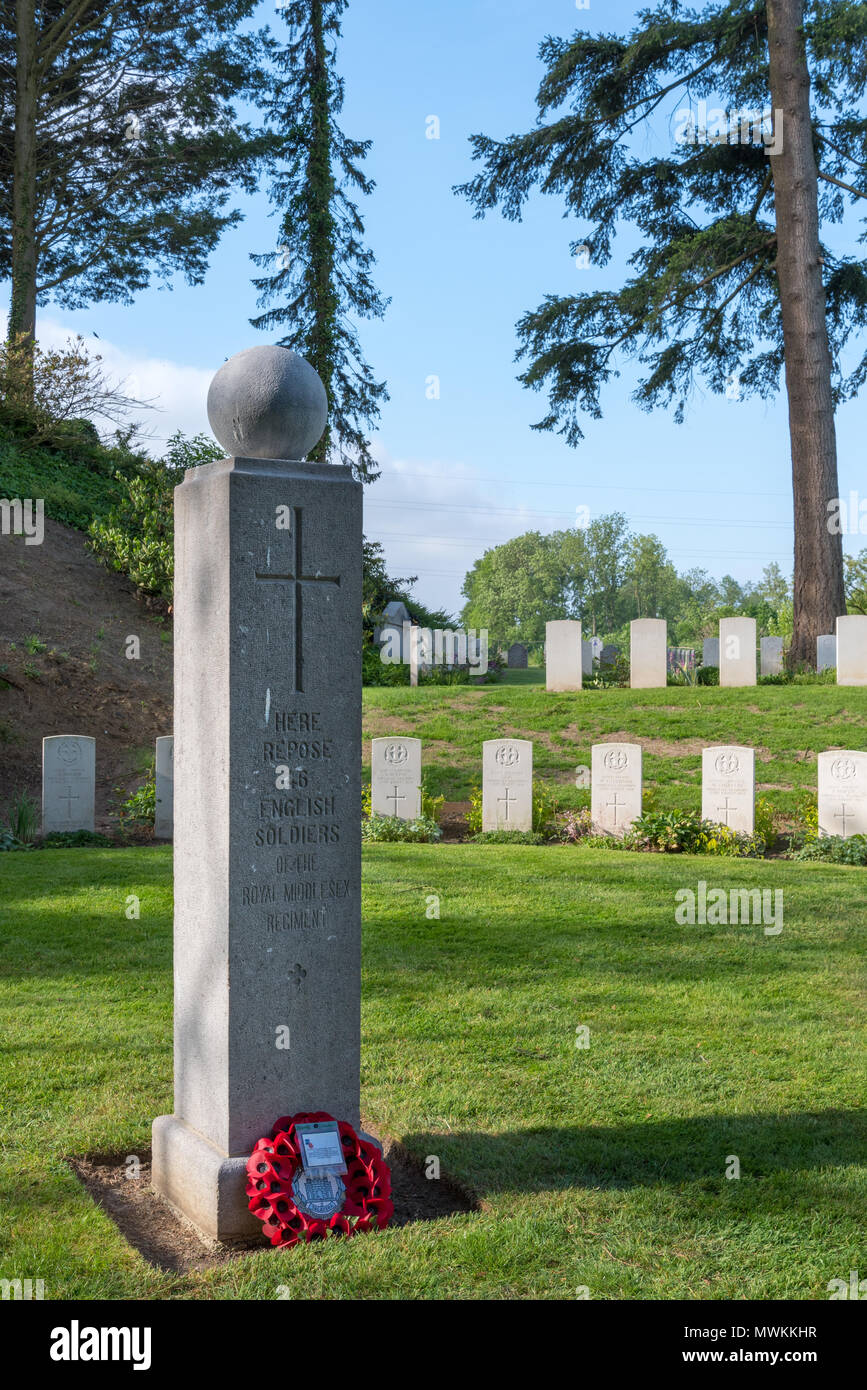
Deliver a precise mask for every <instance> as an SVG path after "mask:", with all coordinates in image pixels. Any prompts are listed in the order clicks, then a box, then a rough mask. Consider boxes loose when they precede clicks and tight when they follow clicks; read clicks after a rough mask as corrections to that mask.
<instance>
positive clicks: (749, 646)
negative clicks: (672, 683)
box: [510, 614, 867, 691]
mask: <svg viewBox="0 0 867 1390" xmlns="http://www.w3.org/2000/svg"><path fill="white" fill-rule="evenodd" d="M629 627H630V685H631V686H632V688H633V689H636V690H647V689H652V688H654V687H657V686H664V685H665V684H666V682H667V676H668V672H669V669H670V668H671V666H672V660H671V657H672V653H674V654H675V655H676V652H677V649H676V648H670V647H668V645H667V642H668V631H667V625H666V622H665V619H664V618H636V619H634V620H633V622H631V623H630V625H629ZM545 638H546V641H545V678H546V685H547V688H548V690H553V691H568V690H580V689H581V685H582V677H583V676H585V675H588V674H589V672H590V671H591V670H592V660H593V656H594V655H595V651H593V650H591V651H590V652H589V653H588V650H587V649H588V648H590V647H591V646H592V642H598V640H599V639H598V638H593V639H591V643H585V642H582V640H581V624H580V622H575V621H572V620H568V619H567V620H561V621H558V622H553V623H546V625H545ZM600 649H601V644H600ZM702 659H703V663H704V665H705V666H716V667H718V668H719V681H720V685H722V686H729V687H734V686H744V685H755V683H756V676H757V668H756V620H755V618H721V619H720V624H719V637H711V638H708V639H707V640H706V641H705V643H704V648H703V652H702ZM588 662H589V665H588ZM510 664H511V663H510ZM816 664H817V667H818V669H819V670H820V671H821V670H826V669H827V668H828V667H831V666H836V668H837V684H838V685H867V617H863V616H861V615H857V614H856V615H848V616H846V617H841V618H838V619H837V632H836V635H829V634H825V635H823V636H821V637H819V638H817V640H816ZM782 670H783V639H782V637H763V638H762V641H761V674H762V675H763V676H772V675H779V674H780V673H781V672H782Z"/></svg>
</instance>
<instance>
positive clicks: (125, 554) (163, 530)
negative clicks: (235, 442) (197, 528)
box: [88, 430, 223, 602]
mask: <svg viewBox="0 0 867 1390" xmlns="http://www.w3.org/2000/svg"><path fill="white" fill-rule="evenodd" d="M222 454H223V451H222V449H221V448H220V446H219V445H218V444H217V443H216V442H215V441H214V440H212V439H209V438H208V436H207V435H205V434H197V435H195V436H194V437H193V438H192V439H187V438H186V436H185V435H184V434H183V433H182V432H181V431H180V430H176V432H175V433H174V434H173V435H172V437H171V438H170V439H169V441H168V444H167V446H166V454H165V457H164V458H163V459H162V460H160V461H159V462H153V461H148V462H147V463H146V464H143V465H142V467H141V468H140V469H139V471H138V472H137V473H135V474H134V475H133V476H131V477H127V476H125V475H124V474H122V473H116V474H115V482H116V483H117V485H118V488H119V490H120V501H119V503H118V504H117V505H116V506H115V507H113V508H112V509H111V511H110V512H109V513H108V515H107V516H104V517H98V518H96V519H95V520H94V521H92V522H91V524H90V526H89V527H88V531H89V534H90V538H91V539H90V547H91V549H92V550H93V552H94V553H95V554H96V555H97V556H98V557H99V559H100V560H102V561H103V563H104V564H105V565H107V566H108V567H109V569H113V570H118V571H119V572H120V573H122V574H126V575H128V576H129V578H130V579H131V580H132V582H133V584H135V585H137V586H138V588H139V589H141V590H142V591H143V592H144V593H146V594H153V595H155V596H157V597H159V598H163V599H166V600H168V601H169V602H170V601H171V597H172V587H173V580H174V489H175V487H176V485H177V484H178V483H180V482H182V481H183V475H184V473H185V471H186V470H187V469H188V468H196V467H198V466H199V465H200V464H203V463H210V462H213V461H214V460H215V459H218V458H221V457H222Z"/></svg>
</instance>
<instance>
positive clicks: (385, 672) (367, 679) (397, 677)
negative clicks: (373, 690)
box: [361, 642, 409, 685]
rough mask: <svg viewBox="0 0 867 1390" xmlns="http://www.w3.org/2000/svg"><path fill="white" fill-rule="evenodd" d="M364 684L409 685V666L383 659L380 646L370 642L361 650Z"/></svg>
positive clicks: (362, 680) (362, 681)
mask: <svg viewBox="0 0 867 1390" xmlns="http://www.w3.org/2000/svg"><path fill="white" fill-rule="evenodd" d="M361 683H362V685H409V667H408V666H401V665H393V664H391V663H390V662H385V661H382V660H381V658H380V655H379V647H375V646H374V645H373V643H372V642H369V643H368V644H367V645H366V646H364V647H363V648H362V651H361Z"/></svg>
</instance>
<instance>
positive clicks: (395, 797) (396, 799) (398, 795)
mask: <svg viewBox="0 0 867 1390" xmlns="http://www.w3.org/2000/svg"><path fill="white" fill-rule="evenodd" d="M385 799H386V801H393V802H394V811H393V812H392V814H393V815H395V816H396V815H397V803H398V802H399V801H406V797H405V796H404V795H403V794H402V793H399V792H398V790H397V787H395V789H394V791H393V792H392V794H391V796H387V797H386V798H385Z"/></svg>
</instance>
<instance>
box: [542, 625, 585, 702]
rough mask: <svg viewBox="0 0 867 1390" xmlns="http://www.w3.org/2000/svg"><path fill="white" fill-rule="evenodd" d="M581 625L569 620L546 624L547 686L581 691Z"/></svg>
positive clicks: (554, 688)
mask: <svg viewBox="0 0 867 1390" xmlns="http://www.w3.org/2000/svg"><path fill="white" fill-rule="evenodd" d="M581 665H582V662H581V624H580V623H576V622H572V621H570V620H568V619H566V620H561V621H558V622H554V623H546V624H545V685H546V687H547V689H548V690H580V689H581Z"/></svg>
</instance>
